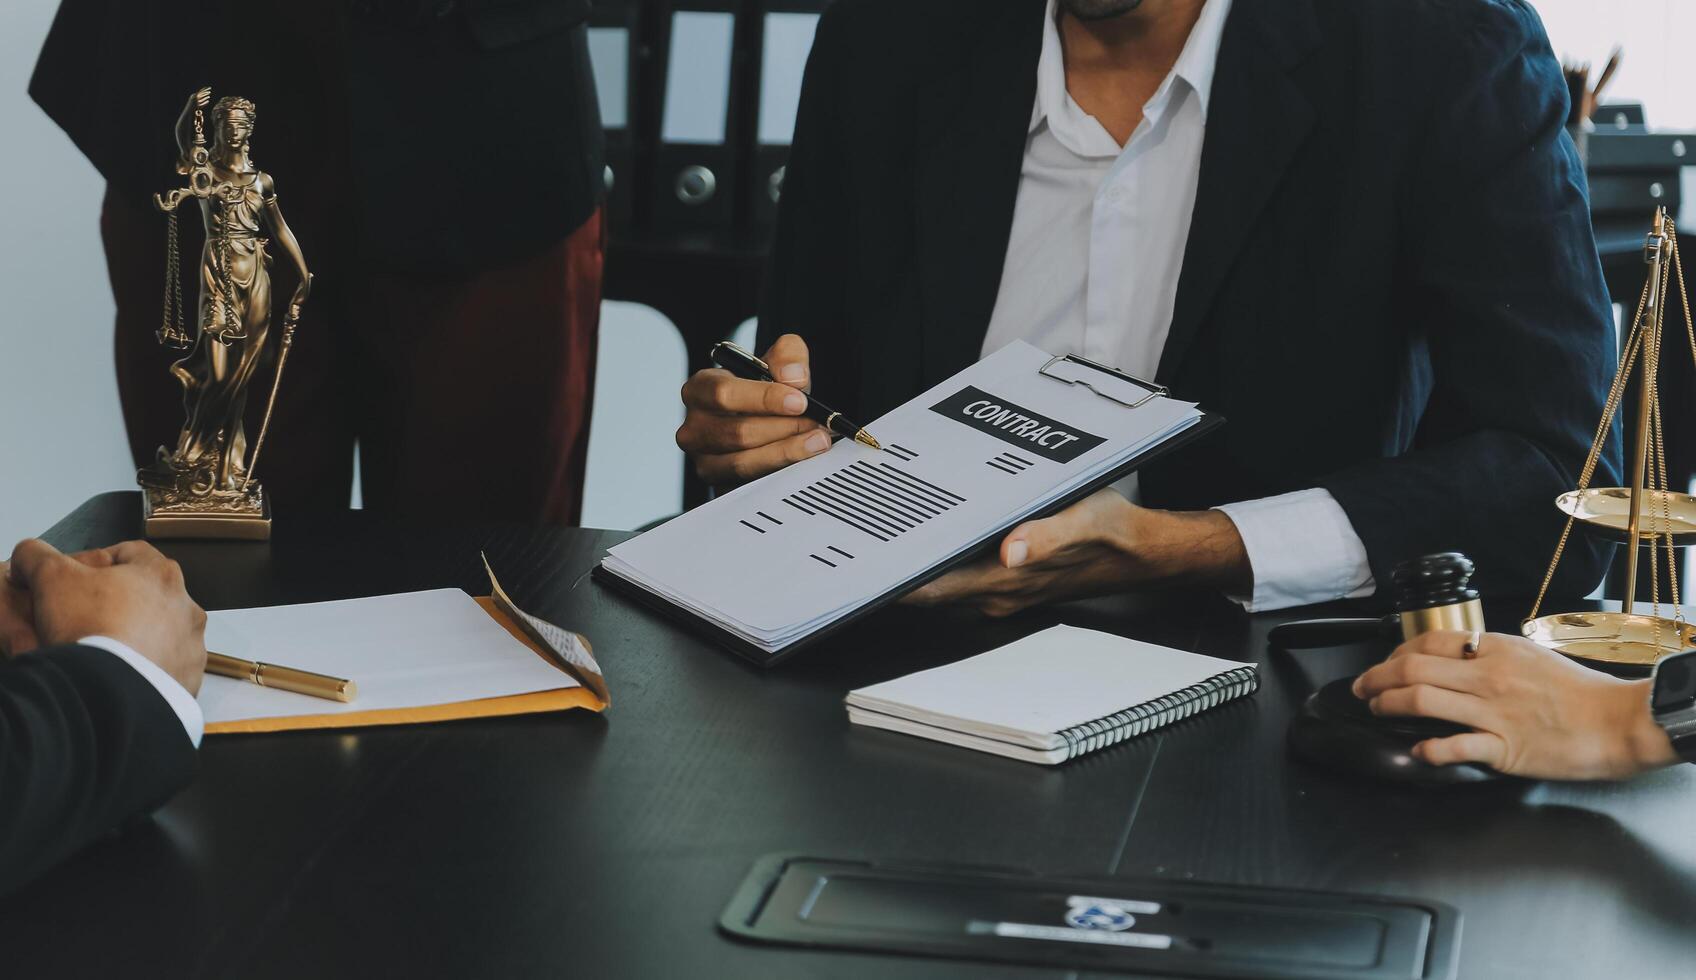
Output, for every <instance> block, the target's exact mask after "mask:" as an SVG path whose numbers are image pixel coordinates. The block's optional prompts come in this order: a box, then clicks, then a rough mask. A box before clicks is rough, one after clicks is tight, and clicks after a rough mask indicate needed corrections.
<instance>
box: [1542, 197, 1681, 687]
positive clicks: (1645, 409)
mask: <svg viewBox="0 0 1696 980" xmlns="http://www.w3.org/2000/svg"><path fill="white" fill-rule="evenodd" d="M1643 259H1644V261H1645V262H1646V263H1647V264H1648V266H1649V275H1648V279H1647V281H1646V282H1645V283H1644V284H1643V292H1642V294H1641V296H1639V298H1638V301H1637V312H1636V315H1635V316H1634V317H1633V318H1632V323H1631V332H1630V333H1629V334H1627V335H1626V337H1625V340H1624V342H1623V344H1622V345H1621V347H1620V358H1619V370H1618V373H1616V374H1615V376H1614V382H1613V385H1612V387H1611V388H1610V389H1609V391H1608V399H1607V402H1606V404H1605V405H1604V407H1603V409H1602V420H1601V422H1600V423H1599V424H1598V425H1597V427H1596V438H1595V440H1594V441H1593V442H1592V443H1591V445H1590V455H1589V457H1588V458H1587V459H1586V460H1585V463H1584V469H1583V471H1582V473H1581V474H1580V475H1579V478H1578V486H1577V488H1575V489H1573V490H1572V491H1570V492H1568V493H1564V494H1562V495H1561V496H1560V497H1559V498H1557V499H1556V501H1555V506H1556V507H1558V508H1560V509H1561V510H1562V511H1563V512H1564V513H1565V514H1566V515H1567V520H1566V526H1565V528H1564V529H1563V530H1562V531H1561V536H1560V541H1559V542H1558V543H1557V544H1556V546H1555V554H1554V558H1553V559H1551V560H1550V562H1549V570H1548V573H1547V574H1545V575H1544V576H1543V586H1542V588H1541V589H1539V590H1538V593H1537V601H1536V603H1535V604H1533V605H1532V607H1531V612H1530V614H1529V615H1528V616H1527V617H1526V619H1525V622H1524V623H1523V624H1521V627H1520V631H1521V632H1522V633H1524V634H1525V636H1526V637H1528V638H1530V639H1532V640H1534V641H1536V642H1538V643H1540V644H1542V645H1544V646H1547V647H1551V648H1553V649H1555V650H1559V651H1560V652H1561V653H1564V654H1566V655H1567V656H1569V657H1572V658H1573V659H1575V660H1578V661H1580V662H1585V663H1588V664H1590V665H1591V666H1596V667H1600V668H1602V669H1604V670H1610V671H1613V672H1621V673H1642V672H1645V671H1647V670H1648V669H1649V668H1650V667H1652V666H1653V665H1654V663H1655V662H1656V661H1657V660H1659V659H1660V658H1661V657H1664V656H1667V655H1669V654H1673V653H1678V652H1680V651H1682V650H1687V649H1690V648H1691V647H1693V646H1696V626H1692V625H1691V624H1690V623H1687V622H1685V620H1684V614H1683V611H1682V609H1681V607H1680V606H1679V594H1678V563H1677V561H1676V560H1675V557H1674V556H1675V549H1676V548H1678V547H1681V546H1683V545H1688V544H1696V497H1692V496H1691V495H1690V494H1688V493H1683V492H1679V491H1675V490H1674V489H1672V488H1671V487H1669V486H1668V485H1667V463H1666V444H1665V441H1664V438H1663V432H1662V420H1661V403H1660V387H1659V385H1660V378H1659V377H1658V375H1659V372H1660V364H1661V342H1662V339H1663V338H1664V336H1665V330H1664V328H1665V326H1666V307H1667V294H1668V292H1669V288H1670V286H1671V285H1672V283H1673V282H1674V281H1676V282H1677V284H1678V293H1679V300H1680V304H1681V307H1682V312H1683V314H1684V333H1685V337H1686V339H1687V340H1688V341H1689V344H1690V356H1691V362H1692V364H1693V365H1696V323H1693V321H1692V319H1691V315H1690V294H1689V293H1688V292H1687V291H1686V290H1685V287H1684V267H1683V266H1682V265H1681V264H1680V262H1679V258H1678V232H1677V229H1676V228H1675V227H1674V225H1673V221H1672V219H1671V218H1670V217H1668V215H1667V212H1666V209H1665V208H1657V209H1656V211H1655V217H1654V223H1653V226H1652V227H1651V228H1650V230H1649V235H1648V238H1647V239H1646V240H1645V242H1644V245H1643ZM1633 372H1635V373H1636V376H1637V405H1638V413H1637V418H1636V424H1635V426H1634V431H1633V432H1631V433H1628V434H1626V435H1625V436H1624V438H1627V439H1629V440H1630V443H1629V445H1630V447H1631V452H1630V454H1629V458H1628V459H1627V461H1626V466H1627V469H1626V478H1627V479H1628V480H1629V481H1630V483H1631V485H1630V486H1629V487H1592V486H1590V480H1591V478H1592V477H1593V476H1594V475H1595V471H1596V461H1597V459H1598V458H1599V457H1600V456H1601V452H1602V447H1603V446H1604V445H1605V443H1606V441H1607V438H1608V433H1609V432H1610V431H1611V430H1612V428H1613V421H1614V416H1615V415H1616V414H1617V413H1618V412H1619V408H1620V405H1621V403H1622V402H1624V400H1625V398H1626V397H1627V395H1626V392H1627V389H1628V388H1629V386H1630V381H1631V378H1632V374H1633ZM1692 383H1693V384H1696V378H1693V379H1692ZM1577 524H1582V525H1583V528H1584V531H1585V532H1587V533H1592V534H1599V535H1602V536H1604V537H1606V538H1609V539H1612V540H1616V541H1621V542H1624V543H1625V546H1626V547H1625V560H1626V566H1625V595H1624V597H1623V598H1622V599H1621V600H1620V607H1619V611H1618V612H1610V611H1600V612H1572V613H1554V614H1552V615H1547V616H1539V615H1538V613H1539V612H1540V611H1541V610H1542V606H1543V599H1544V597H1545V596H1546V595H1547V593H1548V591H1549V583H1550V582H1551V581H1552V580H1553V579H1554V575H1555V569H1556V568H1557V567H1558V566H1559V564H1560V560H1561V553H1562V552H1563V551H1564V550H1565V548H1566V544H1567V540H1568V539H1569V538H1570V537H1571V535H1572V531H1573V527H1574V526H1575V525H1577ZM1645 551H1647V562H1646V563H1645V561H1644V560H1643V558H1644V552H1645ZM1663 565H1664V572H1665V575H1666V579H1667V591H1668V593H1669V596H1670V599H1671V603H1670V605H1671V613H1672V616H1671V618H1670V619H1669V618H1666V617H1664V616H1662V615H1661V586H1660V575H1661V573H1662V568H1663ZM1645 570H1647V572H1648V576H1647V577H1648V579H1649V604H1650V609H1649V612H1648V613H1643V612H1639V611H1638V608H1637V605H1636V602H1635V600H1636V598H1637V595H1638V581H1639V579H1641V578H1642V577H1644V576H1643V572H1644V571H1645Z"/></svg>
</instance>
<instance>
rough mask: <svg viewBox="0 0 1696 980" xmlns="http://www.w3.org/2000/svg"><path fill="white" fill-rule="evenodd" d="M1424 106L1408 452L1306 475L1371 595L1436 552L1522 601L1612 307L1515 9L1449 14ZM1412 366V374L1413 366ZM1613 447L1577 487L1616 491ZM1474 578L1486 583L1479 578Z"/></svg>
mask: <svg viewBox="0 0 1696 980" xmlns="http://www.w3.org/2000/svg"><path fill="white" fill-rule="evenodd" d="M1450 9H1451V10H1452V11H1454V12H1455V15H1456V19H1455V23H1454V25H1453V28H1454V29H1453V30H1452V32H1451V33H1450V36H1449V38H1448V39H1447V41H1446V44H1445V48H1446V50H1445V51H1444V52H1440V53H1438V54H1435V55H1434V57H1438V56H1440V57H1442V58H1445V59H1446V63H1445V64H1443V65H1442V68H1443V69H1444V70H1443V71H1441V72H1439V71H1436V70H1435V69H1433V72H1432V77H1434V78H1435V77H1444V78H1448V79H1451V80H1453V82H1454V84H1455V86H1456V87H1455V89H1454V90H1453V91H1451V92H1450V93H1448V95H1447V97H1445V98H1443V99H1441V100H1439V101H1438V103H1437V104H1438V105H1439V106H1440V108H1439V109H1438V110H1437V112H1436V115H1435V116H1434V117H1433V118H1432V119H1431V120H1430V122H1429V123H1428V125H1429V129H1428V131H1427V133H1426V134H1425V139H1424V140H1423V141H1422V145H1423V146H1424V147H1425V149H1424V151H1423V152H1422V154H1421V155H1420V156H1419V157H1418V158H1417V159H1416V160H1415V161H1414V166H1413V168H1412V171H1411V173H1410V175H1409V178H1408V180H1407V188H1408V193H1407V195H1406V198H1405V199H1404V200H1403V201H1402V202H1401V208H1400V211H1401V214H1402V216H1403V221H1404V228H1405V229H1406V231H1407V233H1406V234H1405V235H1404V236H1403V239H1402V240H1403V242H1404V247H1405V248H1406V249H1407V251H1406V254H1405V255H1404V256H1403V258H1402V261H1401V263H1400V265H1401V267H1402V268H1403V269H1406V270H1408V271H1407V273H1406V274H1407V275H1408V276H1409V277H1410V279H1411V282H1410V283H1408V286H1409V288H1408V290H1407V291H1406V293H1405V295H1409V296H1412V297H1414V298H1415V301H1416V302H1418V303H1420V304H1421V308H1420V313H1421V317H1420V319H1421V321H1422V322H1423V324H1424V332H1423V336H1420V337H1417V338H1415V342H1416V345H1419V346H1424V347H1425V348H1426V352H1427V353H1428V356H1429V370H1430V371H1431V377H1430V383H1431V389H1430V390H1431V395H1430V400H1429V402H1428V404H1427V407H1426V411H1425V414H1424V416H1423V419H1422V421H1421V423H1420V427H1419V429H1418V431H1417V433H1416V434H1415V450H1414V451H1413V452H1411V453H1409V454H1407V455H1404V456H1400V457H1397V458H1393V459H1381V460H1374V461H1370V462H1367V463H1365V464H1363V465H1357V466H1354V467H1352V468H1349V469H1346V470H1344V471H1343V472H1340V473H1337V474H1334V475H1333V476H1331V477H1330V478H1329V479H1327V480H1325V481H1322V485H1323V486H1324V487H1325V488H1326V489H1327V490H1329V491H1330V492H1331V494H1332V496H1334V497H1335V498H1336V499H1337V502H1338V503H1339V504H1341V505H1342V507H1343V510H1344V511H1345V512H1347V514H1348V516H1349V520H1350V522H1351V523H1352V524H1353V525H1354V529H1355V532H1356V533H1357V534H1358V535H1359V536H1360V538H1361V540H1362V542H1363V543H1364V544H1365V545H1366V550H1367V554H1368V556H1369V558H1370V560H1371V565H1372V571H1373V574H1374V576H1375V577H1376V579H1377V580H1378V582H1379V583H1380V586H1381V587H1382V586H1384V585H1385V584H1387V583H1388V581H1389V572H1390V568H1391V566H1392V565H1393V564H1394V563H1395V562H1396V561H1398V560H1400V559H1402V558H1405V557H1408V556H1412V555H1419V554H1425V553H1429V552H1432V551H1440V550H1446V549H1448V548H1461V549H1463V550H1466V551H1468V552H1469V553H1470V554H1471V555H1472V557H1473V558H1474V559H1475V560H1476V561H1477V562H1478V567H1479V576H1478V581H1479V584H1480V586H1481V587H1482V588H1486V589H1488V590H1490V591H1494V592H1497V593H1499V594H1515V595H1524V594H1528V593H1534V592H1535V591H1536V589H1537V586H1538V584H1539V583H1540V582H1541V580H1542V577H1543V573H1544V569H1545V567H1546V566H1547V563H1548V560H1549V557H1550V555H1551V554H1552V553H1553V549H1554V545H1555V540H1556V537H1557V536H1558V534H1559V531H1560V522H1561V520H1562V518H1561V517H1560V515H1559V513H1558V512H1557V511H1556V510H1555V507H1554V500H1555V497H1556V496H1557V495H1559V494H1560V493H1562V492H1563V491H1565V490H1568V489H1571V488H1572V487H1573V486H1574V485H1575V483H1576V482H1577V480H1578V476H1579V472H1580V470H1581V469H1582V468H1583V466H1584V463H1585V458H1586V454H1587V452H1588V449H1589V446H1590V443H1591V440H1592V437H1593V436H1594V434H1595V431H1596V426H1597V423H1598V420H1599V419H1600V418H1601V414H1602V396H1603V393H1605V392H1606V390H1607V388H1608V385H1609V383H1610V380H1611V378H1612V375H1613V372H1614V367H1615V365H1614V363H1613V361H1612V360H1611V359H1610V355H1611V354H1612V352H1613V350H1614V343H1613V336H1612V335H1613V320H1612V311H1611V307H1610V304H1609V301H1608V295H1607V291H1606V288H1605V287H1604V285H1603V281H1602V270H1601V264H1600V261H1599V259H1598V258H1597V255H1596V248H1595V240H1594V236H1593V233H1592V231H1591V226H1590V216H1589V202H1588V198H1587V192H1586V187H1585V179H1584V173H1583V169H1582V167H1581V165H1580V163H1579V161H1578V158H1577V154H1576V152H1575V150H1574V148H1573V146H1572V141H1571V140H1570V139H1569V138H1568V137H1567V136H1566V135H1565V132H1564V123H1565V119H1566V113H1567V96H1566V89H1565V85H1564V83H1563V81H1562V78H1561V73H1560V68H1559V65H1558V64H1557V63H1556V61H1555V58H1554V55H1553V53H1552V52H1551V51H1550V49H1549V46H1548V42H1547V40H1546V39H1545V37H1544V34H1543V29H1542V25H1541V24H1540V23H1539V21H1538V20H1537V16H1536V14H1535V13H1533V12H1532V11H1531V10H1530V8H1529V7H1527V6H1525V5H1524V4H1523V3H1518V2H1511V0H1491V2H1488V3H1469V4H1464V5H1461V4H1455V5H1452V6H1451V7H1450ZM1419 369H1420V368H1419V367H1415V368H1414V370H1419ZM1618 446H1619V444H1618V442H1617V440H1615V441H1613V442H1612V446H1611V448H1610V449H1609V451H1607V452H1605V453H1604V454H1603V455H1602V457H1601V458H1600V460H1599V461H1598V465H1597V468H1596V473H1595V477H1594V479H1593V480H1592V485H1596V486H1610V485H1612V486H1617V485H1618V480H1619V478H1620V477H1619V474H1620V464H1619V448H1618ZM1584 537H1585V536H1583V535H1574V536H1573V540H1572V542H1570V543H1569V545H1568V547H1567V557H1566V559H1565V560H1564V561H1563V563H1562V568H1561V574H1560V577H1559V578H1558V579H1557V581H1556V591H1557V593H1564V594H1568V595H1583V594H1586V593H1588V592H1589V591H1590V590H1591V589H1592V588H1594V587H1595V584H1596V583H1597V581H1598V580H1599V579H1600V578H1601V575H1602V572H1603V571H1604V569H1605V567H1606V566H1605V559H1606V557H1607V553H1606V551H1605V550H1604V546H1603V545H1599V544H1597V543H1595V542H1592V541H1589V540H1581V539H1583V538H1584ZM1486 579H1488V582H1486V581H1485V580H1486Z"/></svg>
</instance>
